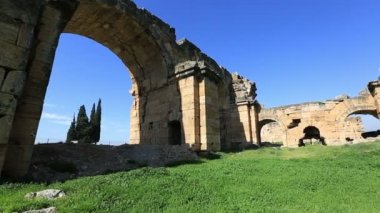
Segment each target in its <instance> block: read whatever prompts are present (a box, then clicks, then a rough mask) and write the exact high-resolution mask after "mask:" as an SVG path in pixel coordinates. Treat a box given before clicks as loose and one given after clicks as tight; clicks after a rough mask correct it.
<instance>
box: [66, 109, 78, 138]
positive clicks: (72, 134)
mask: <svg viewBox="0 0 380 213" xmlns="http://www.w3.org/2000/svg"><path fill="white" fill-rule="evenodd" d="M75 124H76V122H75V115H74V118H73V121H72V122H71V125H70V128H69V130H68V131H67V137H66V143H71V142H72V141H73V140H77V131H76V129H75V128H76V127H75Z"/></svg>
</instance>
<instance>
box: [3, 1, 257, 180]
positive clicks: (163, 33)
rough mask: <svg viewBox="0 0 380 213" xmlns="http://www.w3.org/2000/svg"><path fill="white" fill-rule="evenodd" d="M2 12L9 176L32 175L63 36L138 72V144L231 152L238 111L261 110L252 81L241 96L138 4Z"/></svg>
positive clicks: (222, 73)
mask: <svg viewBox="0 0 380 213" xmlns="http://www.w3.org/2000/svg"><path fill="white" fill-rule="evenodd" d="M0 9H1V10H0V35H1V36H0V78H1V82H2V83H1V92H0V96H1V98H0V100H1V106H0V107H1V108H0V112H1V117H0V122H1V124H0V126H1V129H0V136H1V140H0V173H2V174H4V175H8V176H12V177H20V176H23V175H24V174H25V173H26V172H27V170H28V167H29V164H30V159H31V156H32V151H33V144H34V141H35V136H36V132H37V129H38V124H39V120H40V117H41V112H42V106H43V102H44V98H45V93H46V89H47V85H48V83H49V77H50V73H51V68H52V64H53V60H54V55H55V50H56V47H57V44H58V42H59V37H60V34H61V33H64V32H66V33H73V34H78V35H82V36H86V37H88V38H91V39H93V40H95V41H96V42H99V43H100V44H102V45H104V46H106V47H107V48H109V49H110V50H111V51H113V52H114V53H115V54H116V55H117V56H118V57H119V58H120V59H121V60H122V61H123V62H124V63H125V65H126V66H127V67H128V68H129V70H130V73H131V78H132V81H133V89H132V90H133V91H132V94H133V96H134V102H133V107H132V110H131V129H130V142H131V143H133V144H162V145H164V144H165V145H166V144H173V143H174V144H186V145H187V146H189V148H191V149H193V150H208V151H219V150H221V148H222V147H225V148H228V147H231V145H230V144H231V142H232V138H234V137H233V136H232V135H233V132H231V131H227V130H228V128H229V126H230V125H231V123H233V122H229V121H230V120H233V119H236V120H239V121H240V114H239V113H235V114H234V115H233V113H231V111H234V112H235V111H236V107H235V106H234V104H235V103H237V102H241V101H244V100H247V101H248V102H250V103H253V102H254V99H255V88H254V87H253V86H252V84H250V82H248V81H244V82H239V83H240V84H241V85H242V86H239V83H236V84H234V85H238V86H237V87H236V88H234V87H233V86H232V85H233V84H232V81H233V79H232V75H231V74H230V73H229V72H228V71H227V70H225V69H224V68H221V67H220V66H219V65H218V64H217V63H216V62H215V61H214V60H213V59H211V58H209V57H208V56H206V55H205V54H203V53H202V52H201V51H200V49H198V48H197V47H196V46H195V45H193V44H192V43H190V42H189V41H187V40H182V41H178V42H177V41H176V37H175V33H174V29H172V28H171V27H170V26H169V25H167V24H166V23H164V22H162V21H161V20H160V19H158V18H157V17H155V16H154V15H152V14H150V13H149V12H148V11H146V10H143V9H139V8H138V7H137V6H136V5H135V4H134V3H133V2H132V1H130V0H119V1H114V0H54V1H53V0H51V1H49V0H47V1H46V0H33V1H24V0H3V1H1V2H0ZM247 82H248V84H247ZM127 92H128V91H126V93H127ZM163 97H166V98H163ZM174 124H175V125H174ZM243 128H244V127H243V126H242V125H240V126H239V125H237V126H236V127H235V130H234V131H235V132H244V131H243ZM179 130H180V135H179V134H178V133H175V132H178V131H179ZM250 136H251V139H250V140H249V141H250V142H253V139H252V134H250ZM173 138H175V139H173ZM173 140H177V141H175V142H173ZM179 140H180V141H179ZM239 141H240V140H239Z"/></svg>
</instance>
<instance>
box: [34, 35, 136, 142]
mask: <svg viewBox="0 0 380 213" xmlns="http://www.w3.org/2000/svg"><path fill="white" fill-rule="evenodd" d="M128 72H129V71H128V70H127V68H126V67H125V65H124V64H123V63H122V62H121V61H120V59H119V58H118V57H117V56H116V55H115V54H114V53H113V52H111V51H110V50H109V49H107V48H106V47H104V46H103V45H101V44H99V43H97V42H96V41H94V40H92V39H89V38H86V37H84V36H80V35H75V34H69V33H63V34H61V36H60V39H59V44H58V47H57V51H56V55H55V60H54V64H53V68H52V74H51V77H50V81H49V86H48V88H47V93H46V96H45V100H44V107H43V111H42V116H41V120H40V123H39V127H38V132H37V136H36V143H55V142H61V141H63V142H64V141H66V136H67V130H68V128H69V125H70V123H71V121H72V120H73V114H77V113H78V108H79V107H80V106H81V105H85V107H86V110H87V114H88V116H89V113H90V110H91V107H92V104H93V103H96V102H97V101H98V99H99V98H101V101H102V115H103V116H102V119H101V120H102V128H101V138H100V141H99V144H107V145H108V144H111V145H120V144H125V143H127V142H129V141H128V138H129V129H130V128H129V125H130V123H129V116H130V108H131V105H132V96H131V95H130V94H129V93H127V94H126V92H125V91H129V90H130V89H131V75H130V74H129V73H128ZM108 82H112V84H109V83H108Z"/></svg>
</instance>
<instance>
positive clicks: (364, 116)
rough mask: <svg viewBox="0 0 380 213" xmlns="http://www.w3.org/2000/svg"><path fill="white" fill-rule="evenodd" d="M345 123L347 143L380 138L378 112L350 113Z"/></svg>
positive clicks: (359, 111) (358, 111)
mask: <svg viewBox="0 0 380 213" xmlns="http://www.w3.org/2000/svg"><path fill="white" fill-rule="evenodd" d="M344 121H345V123H344V133H345V140H346V141H347V142H351V141H355V140H360V139H363V138H364V139H367V138H376V137H379V136H380V120H379V118H378V114H377V111H374V110H357V111H354V112H352V113H350V114H349V115H348V116H347V117H346V118H345V120H344Z"/></svg>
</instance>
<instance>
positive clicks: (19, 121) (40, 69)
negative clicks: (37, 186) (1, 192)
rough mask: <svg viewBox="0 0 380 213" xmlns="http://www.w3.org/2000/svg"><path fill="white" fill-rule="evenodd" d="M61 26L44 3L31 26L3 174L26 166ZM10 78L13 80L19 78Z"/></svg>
mask: <svg viewBox="0 0 380 213" xmlns="http://www.w3.org/2000/svg"><path fill="white" fill-rule="evenodd" d="M62 29H63V20H62V14H61V12H60V11H59V10H57V9H55V8H54V7H50V6H45V7H44V8H43V10H42V14H41V16H40V19H39V23H38V25H37V27H36V29H35V32H36V35H35V37H34V41H33V44H34V49H33V50H32V51H33V53H34V54H33V55H32V58H30V59H29V66H28V68H27V73H28V74H27V77H26V83H25V88H24V91H23V93H22V96H21V97H20V98H19V101H18V105H17V110H16V113H15V116H14V121H13V126H12V130H11V133H10V137H9V143H8V151H7V154H6V159H5V163H4V174H5V175H7V176H9V177H22V176H24V175H25V174H26V173H27V171H28V168H29V165H30V161H31V158H32V152H33V145H34V141H35V137H36V133H37V129H38V124H39V120H40V117H41V113H42V108H43V103H44V99H45V93H46V89H47V86H48V82H49V78H50V73H51V68H52V64H53V60H54V55H55V50H56V47H57V44H58V39H59V35H60V33H61V31H62ZM17 79H19V80H14V81H13V82H14V83H15V84H18V83H17V82H20V81H21V80H20V79H22V77H21V76H19V77H17Z"/></svg>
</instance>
